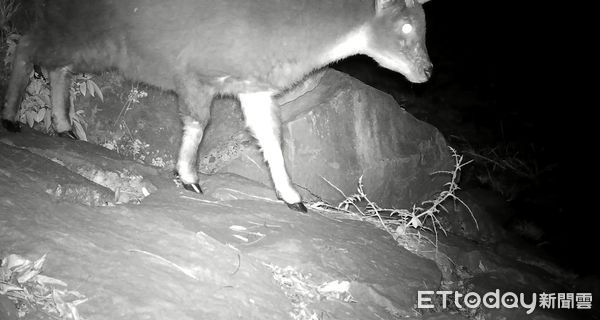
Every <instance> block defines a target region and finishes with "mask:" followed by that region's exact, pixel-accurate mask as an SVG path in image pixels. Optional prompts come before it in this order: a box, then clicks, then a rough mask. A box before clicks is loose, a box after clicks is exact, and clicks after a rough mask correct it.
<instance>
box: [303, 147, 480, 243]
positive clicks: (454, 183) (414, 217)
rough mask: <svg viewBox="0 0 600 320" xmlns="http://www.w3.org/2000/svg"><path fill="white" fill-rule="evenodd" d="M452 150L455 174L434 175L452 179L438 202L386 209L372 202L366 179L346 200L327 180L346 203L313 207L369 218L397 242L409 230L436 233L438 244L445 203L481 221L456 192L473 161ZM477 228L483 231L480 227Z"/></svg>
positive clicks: (453, 172) (317, 204)
mask: <svg viewBox="0 0 600 320" xmlns="http://www.w3.org/2000/svg"><path fill="white" fill-rule="evenodd" d="M449 148H450V150H451V152H452V157H453V158H454V169H453V170H452V171H437V172H434V173H433V174H448V175H450V176H451V179H450V181H449V182H447V183H446V184H444V186H445V187H446V190H443V191H441V192H440V193H439V194H438V195H437V196H436V198H435V199H432V200H426V201H423V202H422V203H421V204H420V205H413V207H412V208H411V209H410V210H407V209H394V208H392V209H389V208H382V207H380V206H379V205H378V204H377V203H375V202H373V201H371V200H370V199H369V197H368V196H367V194H366V192H365V190H364V186H363V184H362V176H361V177H360V178H359V179H358V188H357V193H355V194H353V195H350V196H346V195H345V194H344V193H343V192H342V191H341V190H340V189H339V188H337V187H336V186H335V185H333V184H332V183H331V182H329V181H328V180H327V179H325V178H323V179H324V180H325V181H326V182H327V183H328V184H329V185H331V186H332V187H333V188H335V189H336V190H338V191H339V192H340V193H341V194H342V195H343V196H344V197H345V198H346V199H345V200H344V201H342V202H340V203H339V204H338V205H337V206H335V207H334V206H331V205H329V204H327V203H325V202H322V201H320V202H317V203H315V204H314V205H313V206H314V207H316V208H324V209H334V210H339V211H343V212H346V213H350V214H356V212H357V213H358V214H359V215H360V217H362V218H366V219H367V220H369V219H370V220H371V221H372V222H377V223H376V224H377V225H379V226H380V227H382V228H383V229H384V230H386V231H387V232H388V233H390V234H391V235H392V236H393V237H394V239H397V238H398V237H400V236H404V235H405V234H406V233H407V229H408V228H413V229H417V230H421V229H423V230H427V231H432V232H433V233H434V234H435V237H436V242H437V234H438V233H437V230H438V229H440V230H442V231H443V232H444V234H446V230H445V229H444V227H443V226H442V225H441V223H440V221H439V220H438V219H437V217H436V214H438V213H439V212H440V210H444V211H446V212H447V210H446V208H445V207H444V206H443V203H444V202H445V201H446V200H448V199H452V200H454V201H457V202H459V203H461V204H462V205H464V206H465V207H466V208H467V210H469V212H470V213H471V216H472V217H473V220H474V221H475V224H476V225H477V219H475V216H474V215H473V212H471V209H470V208H469V207H468V206H467V205H466V204H465V203H464V202H463V201H462V200H461V199H460V198H459V197H458V196H457V195H456V191H458V190H459V189H460V188H459V187H458V179H459V176H460V172H461V170H462V168H463V167H464V166H466V165H467V164H469V163H470V162H471V161H468V162H464V160H463V156H462V155H458V154H457V153H456V150H455V149H453V148H452V147H449ZM352 209H354V210H352ZM477 228H479V226H477Z"/></svg>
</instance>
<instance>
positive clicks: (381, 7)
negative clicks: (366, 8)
mask: <svg viewBox="0 0 600 320" xmlns="http://www.w3.org/2000/svg"><path fill="white" fill-rule="evenodd" d="M396 1H397V0H375V13H376V14H378V15H379V14H381V13H382V12H384V11H385V10H386V9H387V8H389V7H391V6H393V5H394V4H396Z"/></svg>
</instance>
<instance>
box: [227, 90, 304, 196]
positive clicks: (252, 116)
mask: <svg viewBox="0 0 600 320" xmlns="http://www.w3.org/2000/svg"><path fill="white" fill-rule="evenodd" d="M272 96H273V94H272V93H271V92H257V93H242V94H240V95H239V99H240V104H241V106H242V112H243V113H244V116H245V117H246V125H247V126H248V128H250V131H251V132H252V134H253V135H254V137H256V139H257V140H258V143H259V145H260V147H261V149H262V152H263V156H264V158H265V161H266V162H267V163H268V165H269V170H270V171H271V178H272V179H273V184H274V185H275V190H276V191H277V193H278V194H279V196H280V197H281V198H282V199H283V201H285V202H286V203H289V204H294V203H299V202H301V201H302V198H301V197H300V194H298V192H297V191H296V189H294V187H292V183H291V181H290V178H289V176H288V173H287V171H286V170H285V163H284V160H283V153H282V151H281V137H280V128H279V127H280V125H281V123H280V120H279V117H278V116H277V113H276V111H277V108H278V106H277V105H276V104H275V102H274V101H273V97H272Z"/></svg>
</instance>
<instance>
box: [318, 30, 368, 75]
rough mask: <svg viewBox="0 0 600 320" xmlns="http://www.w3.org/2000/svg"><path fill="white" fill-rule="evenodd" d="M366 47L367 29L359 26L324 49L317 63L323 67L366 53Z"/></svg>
mask: <svg viewBox="0 0 600 320" xmlns="http://www.w3.org/2000/svg"><path fill="white" fill-rule="evenodd" d="M367 47H368V27H367V26H366V25H361V26H358V27H356V28H355V29H353V30H351V31H350V32H348V33H347V34H345V35H343V36H342V37H340V38H339V39H337V40H336V41H335V42H334V44H333V45H332V46H330V47H329V48H327V49H326V51H325V52H324V54H323V55H322V56H321V57H320V61H319V62H320V63H321V64H322V65H323V66H325V65H328V64H330V63H332V62H335V61H338V60H341V59H344V58H346V57H349V56H353V55H356V54H361V53H366V51H367Z"/></svg>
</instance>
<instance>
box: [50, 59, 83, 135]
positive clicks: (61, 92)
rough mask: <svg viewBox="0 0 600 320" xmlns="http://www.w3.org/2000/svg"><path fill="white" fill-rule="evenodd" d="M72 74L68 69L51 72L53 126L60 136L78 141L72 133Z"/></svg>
mask: <svg viewBox="0 0 600 320" xmlns="http://www.w3.org/2000/svg"><path fill="white" fill-rule="evenodd" d="M70 79H71V73H70V71H69V68H68V67H63V68H58V69H54V70H51V71H50V101H51V102H52V124H53V125H54V129H55V130H56V132H57V133H58V135H59V136H62V137H68V138H72V139H77V136H76V135H75V134H74V133H73V131H71V120H70V119H69V109H70V106H71V103H70V102H69V101H68V99H69V86H70V84H71V81H70Z"/></svg>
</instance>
